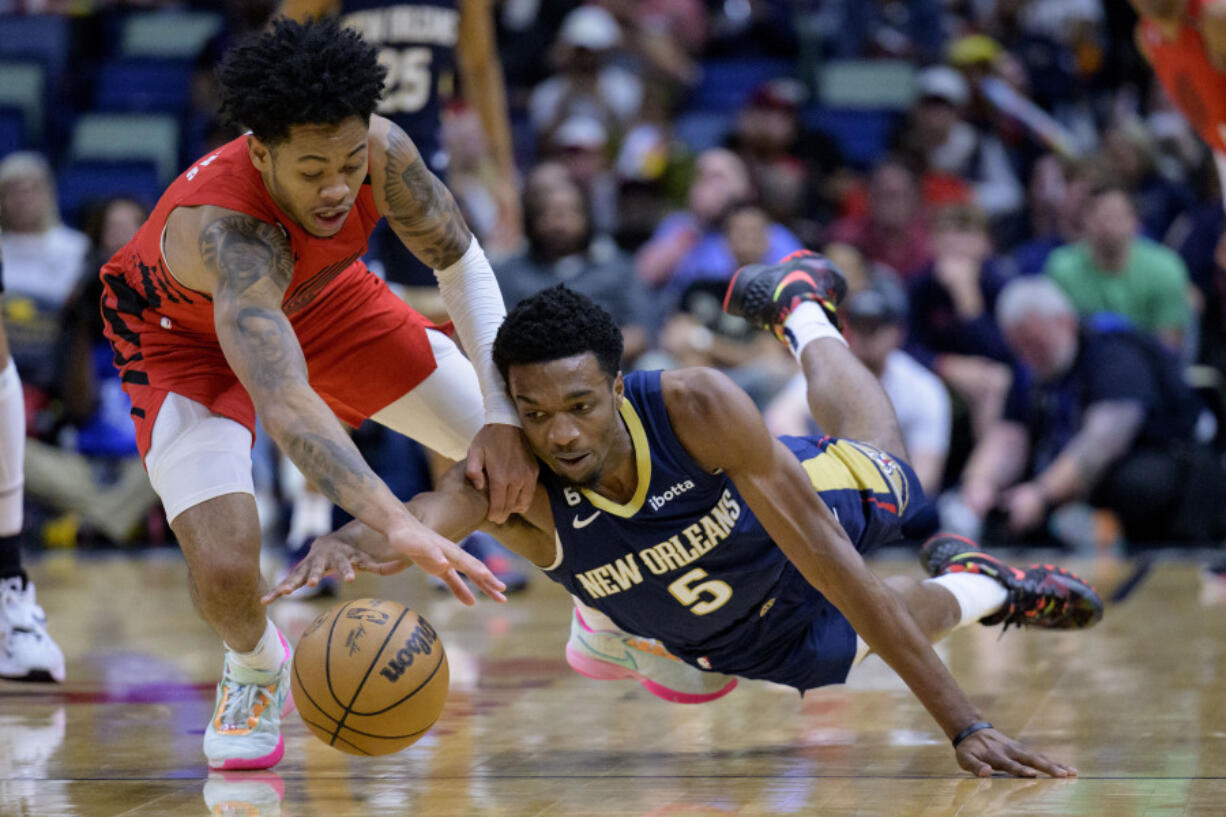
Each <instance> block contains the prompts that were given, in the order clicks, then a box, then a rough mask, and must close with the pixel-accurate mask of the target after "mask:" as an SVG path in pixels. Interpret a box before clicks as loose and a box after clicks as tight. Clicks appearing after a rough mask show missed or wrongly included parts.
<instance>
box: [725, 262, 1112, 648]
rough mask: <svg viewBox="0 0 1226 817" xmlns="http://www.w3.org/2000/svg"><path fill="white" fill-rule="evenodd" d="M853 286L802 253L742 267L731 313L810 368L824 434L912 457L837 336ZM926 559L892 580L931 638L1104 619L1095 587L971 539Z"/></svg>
mask: <svg viewBox="0 0 1226 817" xmlns="http://www.w3.org/2000/svg"><path fill="white" fill-rule="evenodd" d="M846 289H847V287H846V283H845V282H844V281H843V277H842V273H840V272H839V271H838V270H837V269H836V268H835V267H834V266H833V265H832V264H831V263H830V262H829V261H828V260H827V259H825V258H823V257H821V256H820V255H818V254H816V253H812V252H809V251H800V252H798V253H793V254H792V255H791V256H788V257H787V258H785V259H784V260H783V261H781V262H780V263H778V264H769V265H751V266H749V267H743V268H742V269H740V270H738V271H737V273H736V275H734V276H733V279H732V282H731V283H730V284H729V287H728V294H727V297H726V298H725V300H724V308H725V309H726V310H727V311H728V312H729V313H731V314H734V315H740V316H743V317H744V318H745V319H746V320H748V321H749V322H750V323H751V324H754V325H755V326H759V327H761V328H764V329H769V330H771V331H773V332H774V333H775V335H776V337H778V338H779V339H780V340H781V341H782V342H784V343H785V344H787V346H788V348H789V349H791V351H792V353H793V354H794V355H795V356H796V359H797V361H798V362H799V363H800V366H801V369H802V370H803V371H804V375H805V381H806V385H807V387H808V389H807V396H808V402H809V410H810V411H811V412H812V414H813V419H814V420H816V421H817V423H818V425H819V426H821V428H822V430H823V431H824V432H825V433H827V434H830V435H832V436H836V437H844V438H848V439H852V440H858V441H861V442H865V443H868V444H869V445H872V446H874V447H876V448H878V449H881V450H882V451H886V452H888V453H890V454H893V455H895V456H897V457H901V458H903V459H905V458H906V456H907V450H906V446H905V445H904V443H903V440H902V432H901V430H900V428H899V425H898V419H897V417H896V416H895V414H894V408H893V406H892V405H891V404H890V401H889V398H888V397H887V396H886V394H885V390H884V389H883V388H882V387H881V384H880V383H879V382H878V381H877V379H876V378H875V377H874V376H873V375H872V373H871V372H869V370H868V369H867V368H866V367H865V366H864V365H863V364H862V363H860V361H859V360H857V359H856V358H855V356H854V355H852V353H851V350H850V349H848V348H847V344H846V342H845V341H844V340H843V338H842V336H841V334H840V333H839V325H838V316H837V312H836V310H837V308H838V305H839V301H840V300H841V299H842V297H843V294H844V293H845V292H846ZM923 553H924V559H925V567H926V568H927V569H928V572H929V575H930V576H932V577H933V578H932V579H929V580H926V581H923V582H919V581H915V580H913V579H907V578H905V577H896V578H893V579H890V580H888V581H887V583H888V585H889V586H890V587H891V589H893V590H894V592H896V593H897V594H898V595H899V597H900V599H901V600H902V601H903V602H904V604H905V605H906V606H907V609H908V610H909V611H910V612H911V614H912V616H913V617H914V618H915V620H916V623H917V624H918V625H919V627H920V629H921V630H923V631H924V633H925V634H926V635H927V636H928V638H929V639H930V640H933V641H935V640H937V639H939V638H941V637H943V636H944V635H945V634H946V633H948V632H949V631H950V630H951V629H954V628H955V627H959V626H965V625H968V624H971V623H974V622H977V621H982V622H983V623H985V624H997V623H1001V622H1005V624H1006V626H1008V625H1009V624H1015V625H1018V624H1021V625H1030V626H1038V627H1048V628H1074V627H1087V626H1090V625H1092V624H1094V623H1095V622H1097V621H1098V619H1099V618H1101V616H1102V602H1101V601H1100V600H1099V599H1098V596H1097V594H1096V593H1095V592H1094V590H1093V588H1092V587H1090V586H1089V585H1088V584H1086V583H1085V582H1083V581H1082V580H1081V579H1079V578H1078V577H1076V576H1074V575H1073V574H1071V573H1068V572H1066V571H1063V570H1060V569H1059V568H1055V567H1053V566H1051V565H1033V566H1031V567H1030V568H1029V569H1027V570H1024V571H1023V570H1019V569H1017V568H1013V567H1010V566H1009V565H1006V564H1004V563H1003V562H1001V561H999V560H997V559H995V558H994V557H992V556H990V555H988V554H986V553H984V552H983V551H982V550H980V549H979V548H978V546H976V545H975V544H974V543H972V542H969V541H967V540H964V539H958V538H957V537H949V536H942V535H939V534H938V535H937V536H934V537H933V538H932V539H930V540H929V541H928V543H927V544H926V545H925V546H924V549H923ZM863 652H864V650H863V648H862V649H861V651H860V654H861V655H862V654H863Z"/></svg>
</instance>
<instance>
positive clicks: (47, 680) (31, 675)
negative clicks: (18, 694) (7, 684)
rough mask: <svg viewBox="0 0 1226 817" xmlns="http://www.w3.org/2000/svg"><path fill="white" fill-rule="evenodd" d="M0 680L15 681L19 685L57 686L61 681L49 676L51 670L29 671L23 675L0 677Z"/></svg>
mask: <svg viewBox="0 0 1226 817" xmlns="http://www.w3.org/2000/svg"><path fill="white" fill-rule="evenodd" d="M0 679H4V680H5V681H16V682H17V683H19V684H58V683H60V682H61V681H62V680H63V679H62V678H56V677H55V676H54V675H52V674H51V670H46V669H35V670H30V671H29V672H27V673H26V674H25V675H0Z"/></svg>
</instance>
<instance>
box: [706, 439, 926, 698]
mask: <svg viewBox="0 0 1226 817" xmlns="http://www.w3.org/2000/svg"><path fill="white" fill-rule="evenodd" d="M780 440H781V441H782V442H783V443H784V445H786V446H787V447H788V448H789V450H791V451H792V453H793V454H795V455H796V458H797V459H799V460H800V463H801V466H802V467H804V469H805V472H806V473H807V474H808V475H809V481H810V483H811V484H812V485H813V488H814V489H815V490H816V491H817V492H818V494H819V495H820V496H821V498H822V500H823V501H824V502H825V503H826V505H827V506H829V507H830V509H831V511H833V512H834V513H835V515H836V516H837V517H838V520H839V524H840V525H842V527H843V529H844V530H845V531H846V532H847V535H848V538H850V539H851V542H852V544H853V545H855V547H856V550H858V551H860V552H861V553H865V552H867V551H869V550H872V549H873V548H874V547H876V546H878V545H883V544H887V543H889V542H893V541H897V540H899V539H901V538H903V536H904V531H905V530H907V529H908V528H909V527H910V526H911V525H912V524H913V523H914V522H915V521H916V520H917V519H918V518H920V517H922V516H923V515H925V514H926V513H928V510H929V509H928V507H927V505H928V501H927V499H926V498H925V496H924V492H923V489H922V488H921V487H920V483H919V478H918V477H916V475H915V472H914V471H913V470H911V466H910V465H908V464H907V463H905V462H903V461H902V460H900V459H898V458H896V457H894V456H893V455H891V454H887V453H885V452H883V451H881V450H879V449H877V448H874V447H873V446H871V445H867V444H865V443H861V442H856V441H854V440H845V439H839V438H836V437H826V436H814V437H781V438H780ZM767 605H769V607H767ZM764 607H767V609H766V611H765V612H764V613H763V614H761V615H759V616H758V620H757V621H755V622H752V623H751V624H749V625H748V627H749V629H750V630H751V631H752V639H751V640H746V641H743V642H742V643H743V644H748V645H752V646H747V647H744V648H742V649H739V650H737V651H736V653H735V654H734V653H733V651H726V652H725V654H724V655H722V656H717V655H711V656H706V658H707V661H708V662H709V663H710V665H711V666H710V669H714V670H718V671H719V672H724V673H728V674H731V675H739V676H742V677H745V678H758V679H762V680H767V681H774V682H775V683H779V684H786V685H787V686H791V687H795V688H796V689H799V690H800V691H802V692H803V691H804V690H806V689H813V688H814V687H819V686H825V685H827V684H841V683H843V681H845V680H846V678H847V673H848V671H850V670H851V662H852V661H853V660H854V659H855V656H856V632H855V630H853V629H852V626H851V623H850V622H848V621H847V618H846V617H845V616H844V615H843V614H842V613H841V612H839V610H838V609H837V608H836V607H835V606H834V605H833V604H831V603H830V602H829V601H828V600H827V599H826V597H825V596H823V595H822V594H821V593H819V592H818V591H817V589H816V588H814V587H813V586H812V585H811V584H809V582H808V580H806V579H805V578H804V577H803V576H802V575H801V574H800V572H799V571H798V570H797V569H796V568H795V567H793V566H792V565H791V564H789V565H788V566H787V568H786V569H785V570H784V572H783V574H782V575H781V576H780V578H779V581H778V582H777V583H776V585H775V588H774V593H773V594H772V598H771V599H769V600H768V601H767V602H766V605H764Z"/></svg>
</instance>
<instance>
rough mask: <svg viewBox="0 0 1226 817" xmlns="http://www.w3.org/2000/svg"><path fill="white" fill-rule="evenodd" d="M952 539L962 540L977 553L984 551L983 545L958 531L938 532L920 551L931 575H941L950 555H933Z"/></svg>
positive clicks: (923, 564)
mask: <svg viewBox="0 0 1226 817" xmlns="http://www.w3.org/2000/svg"><path fill="white" fill-rule="evenodd" d="M951 539H952V540H953V541H955V542H961V543H962V544H963V545H966V546H967V548H968V549H969V550H972V551H974V552H975V553H984V550H983V548H982V547H980V546H979V545H977V544H975V543H974V542H972V541H971V540H970V539H967V538H966V537H965V536H959V535H957V534H956V533H939V534H936V535H935V536H932V537H931V538H929V539H928V541H927V542H925V543H924V546H923V547H922V548H920V553H919V558H920V564H921V565H922V566H923V568H924V571H925V572H926V573H927V574H928V575H929V576H931V577H933V578H936V577H937V576H939V575H941V568H942V567H944V566H945V563H946V562H948V561H949V557H947V556H944V554H942V555H941V558H939V559H934V558H933V557H934V556H935V555H936V554H937V551H938V550H941V549H942V548H943V547H944V546H945V545H946V543H947V542H949V540H951ZM993 558H995V557H993Z"/></svg>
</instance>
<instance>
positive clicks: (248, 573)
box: [189, 554, 260, 602]
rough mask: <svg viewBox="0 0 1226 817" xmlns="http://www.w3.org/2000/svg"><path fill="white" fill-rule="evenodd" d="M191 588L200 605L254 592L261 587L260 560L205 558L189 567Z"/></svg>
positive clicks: (210, 556) (208, 556) (215, 556)
mask: <svg viewBox="0 0 1226 817" xmlns="http://www.w3.org/2000/svg"><path fill="white" fill-rule="evenodd" d="M189 572H190V574H191V581H192V587H193V590H194V591H195V595H196V598H198V599H200V600H201V601H206V602H212V601H215V600H225V599H233V598H234V597H235V596H242V595H250V594H251V593H254V592H256V590H257V589H258V588H259V583H260V563H259V559H258V558H257V559H255V560H246V559H230V558H224V557H223V556H222V555H221V554H216V555H215V554H206V555H205V556H204V557H203V558H200V559H195V560H193V562H192V564H191V565H190V570H189Z"/></svg>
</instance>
